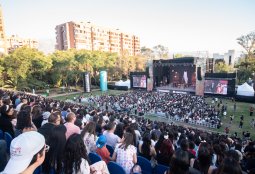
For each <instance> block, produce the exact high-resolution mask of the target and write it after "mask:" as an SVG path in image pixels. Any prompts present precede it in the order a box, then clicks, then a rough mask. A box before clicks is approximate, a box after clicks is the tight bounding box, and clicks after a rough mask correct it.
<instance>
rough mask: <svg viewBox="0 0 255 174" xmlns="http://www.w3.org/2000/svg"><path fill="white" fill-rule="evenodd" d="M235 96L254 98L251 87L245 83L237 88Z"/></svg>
mask: <svg viewBox="0 0 255 174" xmlns="http://www.w3.org/2000/svg"><path fill="white" fill-rule="evenodd" d="M237 95H241V96H250V97H253V96H254V89H253V87H252V86H250V85H248V84H247V83H246V82H245V83H244V84H242V85H240V86H238V88H237Z"/></svg>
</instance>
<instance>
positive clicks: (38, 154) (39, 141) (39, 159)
mask: <svg viewBox="0 0 255 174" xmlns="http://www.w3.org/2000/svg"><path fill="white" fill-rule="evenodd" d="M48 149H49V146H47V145H45V139H44V137H43V136H42V135H41V134H40V133H38V132H36V131H30V132H25V133H23V134H20V135H19V136H18V137H16V138H14V139H13V140H12V142H11V146H10V160H9V161H8V163H7V165H6V167H5V169H4V171H3V172H2V173H1V174H18V173H21V174H31V173H33V172H34V170H35V169H36V168H37V167H38V166H40V165H41V164H42V163H43V161H44V158H45V151H47V150H48Z"/></svg>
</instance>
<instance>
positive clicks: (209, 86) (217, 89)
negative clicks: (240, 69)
mask: <svg viewBox="0 0 255 174" xmlns="http://www.w3.org/2000/svg"><path fill="white" fill-rule="evenodd" d="M205 93H210V94H221V95H227V93H228V81H227V80H215V79H214V80H205Z"/></svg>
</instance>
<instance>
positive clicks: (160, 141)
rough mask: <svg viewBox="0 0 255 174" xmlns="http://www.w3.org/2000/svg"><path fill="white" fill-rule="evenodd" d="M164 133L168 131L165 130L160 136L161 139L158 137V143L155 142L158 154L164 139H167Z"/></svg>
mask: <svg viewBox="0 0 255 174" xmlns="http://www.w3.org/2000/svg"><path fill="white" fill-rule="evenodd" d="M164 135H167V133H165V132H164V133H161V134H160V136H159V139H158V141H157V143H156V144H155V150H156V153H157V154H158V153H159V151H160V147H161V145H162V143H163V141H164V140H165V138H164Z"/></svg>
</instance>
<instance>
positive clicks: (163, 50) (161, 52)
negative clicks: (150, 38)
mask: <svg viewBox="0 0 255 174" xmlns="http://www.w3.org/2000/svg"><path fill="white" fill-rule="evenodd" d="M153 52H154V55H155V57H156V58H159V59H164V58H168V48H167V47H165V46H163V45H157V46H154V47H153Z"/></svg>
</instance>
